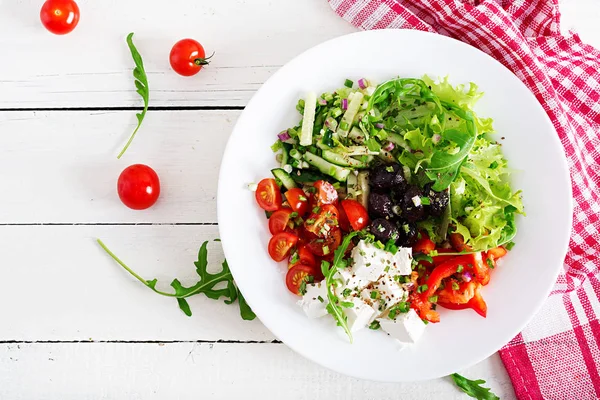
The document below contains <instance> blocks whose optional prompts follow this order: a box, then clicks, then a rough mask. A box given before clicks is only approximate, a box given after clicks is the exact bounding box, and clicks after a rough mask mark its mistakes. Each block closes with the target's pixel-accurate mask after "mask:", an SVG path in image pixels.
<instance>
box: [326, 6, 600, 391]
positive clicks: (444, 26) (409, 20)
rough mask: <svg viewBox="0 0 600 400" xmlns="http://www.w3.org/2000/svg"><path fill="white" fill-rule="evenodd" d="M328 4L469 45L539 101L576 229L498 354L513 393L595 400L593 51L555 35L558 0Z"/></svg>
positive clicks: (368, 24) (596, 57) (359, 19)
mask: <svg viewBox="0 0 600 400" xmlns="http://www.w3.org/2000/svg"><path fill="white" fill-rule="evenodd" d="M329 3H330V5H331V7H332V8H333V9H334V10H335V11H336V12H337V13H338V14H339V15H340V16H342V17H343V18H344V19H346V20H347V21H349V22H351V23H352V24H353V25H355V26H357V27H360V28H362V29H384V28H411V29H419V30H423V31H429V32H437V33H441V34H443V35H447V36H451V37H453V38H456V39H459V40H462V41H463V42H466V43H469V44H471V45H473V46H475V47H477V48H479V49H481V50H482V51H484V52H486V53H488V54H490V55H491V56H492V57H494V58H496V59H497V60H498V61H500V62H501V63H502V64H504V65H505V66H507V67H508V68H509V69H510V70H512V71H513V72H514V73H515V75H516V76H517V77H519V79H521V80H522V81H523V82H524V83H525V85H527V87H529V89H530V90H531V91H532V92H533V93H534V94H535V96H536V97H537V99H538V100H539V102H540V103H541V104H542V106H543V107H544V109H545V110H546V112H547V113H548V115H549V116H550V119H551V120H552V122H553V123H554V126H555V128H556V130H557V132H558V135H559V137H560V140H561V142H562V144H563V146H564V148H565V153H566V155H567V158H568V163H569V168H570V171H571V179H572V185H573V197H574V199H575V209H574V216H573V217H574V218H573V234H572V237H571V242H570V249H569V252H568V254H567V257H566V259H565V265H564V272H563V273H562V274H561V275H560V276H559V278H558V281H557V282H556V286H555V287H554V291H553V292H552V294H551V295H550V298H549V299H548V300H547V301H546V303H545V305H544V307H543V309H542V311H541V312H540V313H539V314H538V315H537V316H536V317H535V318H534V319H533V321H531V323H530V324H529V325H528V326H527V327H526V328H525V330H524V331H523V332H521V333H520V334H519V335H518V336H517V337H515V338H514V339H513V340H512V341H511V342H510V343H509V344H508V345H507V346H506V347H504V348H503V349H502V350H500V355H501V357H502V360H503V361H504V365H505V366H506V368H507V370H508V373H509V375H510V378H511V380H512V382H513V385H514V388H515V392H516V394H517V397H518V398H520V399H569V400H587V399H600V376H599V370H600V322H599V320H598V316H599V315H600V301H599V298H600V233H599V232H600V193H599V187H598V186H599V182H600V152H599V148H600V102H599V100H600V51H598V50H596V49H595V48H593V47H591V46H589V45H586V44H583V43H582V42H581V40H580V39H579V37H578V36H577V35H576V34H570V35H568V36H563V35H562V34H561V33H560V29H559V23H560V13H559V10H558V0H483V1H478V0H329ZM599 22H600V21H599Z"/></svg>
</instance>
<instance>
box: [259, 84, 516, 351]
mask: <svg viewBox="0 0 600 400" xmlns="http://www.w3.org/2000/svg"><path fill="white" fill-rule="evenodd" d="M482 95H483V93H481V92H480V91H478V87H477V86H476V85H475V84H473V83H471V84H470V85H469V86H468V87H465V86H463V85H458V86H453V85H451V84H450V83H449V81H448V79H447V78H444V79H441V80H438V81H434V80H433V79H431V78H429V77H427V76H424V77H423V78H421V79H413V78H397V79H392V80H390V81H387V82H384V83H382V84H380V85H377V86H376V85H374V84H373V83H372V82H370V81H368V80H367V79H359V80H358V81H357V82H356V84H354V82H352V81H350V80H346V82H345V85H344V87H342V88H341V89H338V90H336V91H335V92H333V93H323V94H321V95H320V96H317V95H316V94H314V93H309V94H308V95H306V97H305V98H304V99H301V100H300V101H299V102H298V104H297V106H296V108H297V110H298V112H299V113H300V115H301V116H302V118H301V120H300V122H299V123H298V125H297V126H295V127H292V128H289V129H287V130H285V131H283V132H281V133H279V134H278V138H277V141H276V142H275V144H274V145H273V146H272V149H273V151H274V152H276V153H277V156H276V157H277V161H278V163H279V164H280V167H278V168H275V169H273V170H272V171H271V172H272V174H273V177H272V178H266V179H263V180H262V181H260V182H259V183H258V184H257V185H253V187H252V189H253V190H255V198H256V201H257V203H258V205H259V206H260V207H261V208H262V209H263V210H265V212H266V216H267V218H268V226H269V230H270V232H271V234H272V235H273V236H272V238H271V240H270V241H269V244H268V251H269V254H270V256H271V258H272V259H273V260H274V261H277V262H283V261H285V262H286V263H287V266H288V271H287V274H286V284H287V287H288V289H289V290H290V292H292V293H293V294H295V295H298V296H301V299H300V300H299V301H298V305H299V306H300V307H301V308H302V309H303V310H304V312H305V313H306V315H307V316H308V317H309V318H320V317H324V316H327V315H331V316H332V317H333V318H334V320H335V321H336V323H337V325H338V326H340V327H341V328H343V329H344V331H345V332H346V334H347V335H348V337H349V338H350V341H352V333H353V332H356V331H358V330H360V329H363V328H366V327H368V328H370V329H373V330H382V331H384V332H385V333H387V334H388V335H390V336H391V337H393V338H394V339H396V340H398V341H400V342H402V343H408V344H410V343H414V342H416V341H417V340H418V339H419V337H420V336H421V335H422V334H423V332H424V330H425V328H426V325H427V324H428V323H438V322H440V315H439V313H438V310H439V308H446V309H450V310H465V309H470V310H473V311H475V312H476V313H477V314H479V315H481V316H482V317H484V318H485V317H486V315H487V306H486V303H485V300H484V298H483V296H482V288H483V287H484V286H486V285H487V284H489V282H490V278H491V275H492V272H493V270H494V268H496V266H497V263H498V260H500V259H501V258H502V257H504V256H505V255H506V254H507V252H508V251H509V250H511V248H512V246H513V245H514V243H513V242H512V240H513V238H514V236H515V234H516V232H517V230H516V226H515V216H516V215H517V214H523V213H524V212H523V204H522V201H521V193H520V191H514V190H513V189H512V188H511V186H510V183H509V181H508V178H509V175H510V173H511V170H510V169H509V168H508V166H507V162H506V159H505V158H504V156H503V153H502V144H501V143H499V142H498V141H497V140H495V139H494V138H493V137H492V136H491V133H493V128H492V120H491V119H485V118H481V117H479V116H477V114H476V113H475V112H474V111H473V106H474V104H475V103H476V102H477V101H478V100H479V99H480V98H481V96H482Z"/></svg>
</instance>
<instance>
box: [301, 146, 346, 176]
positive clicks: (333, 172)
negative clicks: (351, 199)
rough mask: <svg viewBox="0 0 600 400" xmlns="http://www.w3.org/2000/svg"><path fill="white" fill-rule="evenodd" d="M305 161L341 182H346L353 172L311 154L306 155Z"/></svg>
mask: <svg viewBox="0 0 600 400" xmlns="http://www.w3.org/2000/svg"><path fill="white" fill-rule="evenodd" d="M304 159H305V160H306V161H307V162H308V163H309V164H310V165H312V166H313V167H315V168H316V169H318V170H319V171H321V172H322V173H324V174H325V175H329V176H332V177H334V178H335V179H337V180H338V181H340V182H345V181H346V179H347V178H348V175H350V172H352V171H351V170H349V169H348V168H343V167H340V166H338V165H335V164H332V163H330V162H329V161H327V160H324V159H322V158H321V157H319V156H317V155H315V154H313V153H310V152H306V153H304Z"/></svg>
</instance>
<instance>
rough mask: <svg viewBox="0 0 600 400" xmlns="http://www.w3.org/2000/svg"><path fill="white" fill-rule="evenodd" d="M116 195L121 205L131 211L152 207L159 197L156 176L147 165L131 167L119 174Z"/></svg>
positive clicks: (158, 184) (158, 183)
mask: <svg viewBox="0 0 600 400" xmlns="http://www.w3.org/2000/svg"><path fill="white" fill-rule="evenodd" d="M117 193H118V194H119V198H120V199H121V201H122V202H123V204H125V205H126V206H127V207H129V208H131V209H134V210H145V209H146V208H149V207H152V206H153V205H154V203H156V200H158V196H159V195H160V181H159V180H158V175H157V174H156V172H154V170H153V169H152V168H150V167H149V166H147V165H144V164H134V165H131V166H129V167H127V168H125V169H124V170H123V172H121V175H120V176H119V181H118V182H117Z"/></svg>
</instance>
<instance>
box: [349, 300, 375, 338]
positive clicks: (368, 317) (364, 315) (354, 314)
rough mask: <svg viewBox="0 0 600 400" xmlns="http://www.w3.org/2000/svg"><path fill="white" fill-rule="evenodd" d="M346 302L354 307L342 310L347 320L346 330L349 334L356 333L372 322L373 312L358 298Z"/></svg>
mask: <svg viewBox="0 0 600 400" xmlns="http://www.w3.org/2000/svg"><path fill="white" fill-rule="evenodd" d="M348 301H350V302H352V303H354V307H349V308H344V314H346V317H347V319H348V328H349V329H350V331H351V332H356V331H358V330H360V329H363V328H364V327H366V326H367V325H368V324H370V323H371V322H372V321H373V319H374V318H373V316H374V315H375V310H373V308H372V307H371V306H370V305H368V304H367V303H365V302H364V301H363V300H361V299H360V298H358V297H353V298H351V299H350V300H348Z"/></svg>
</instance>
